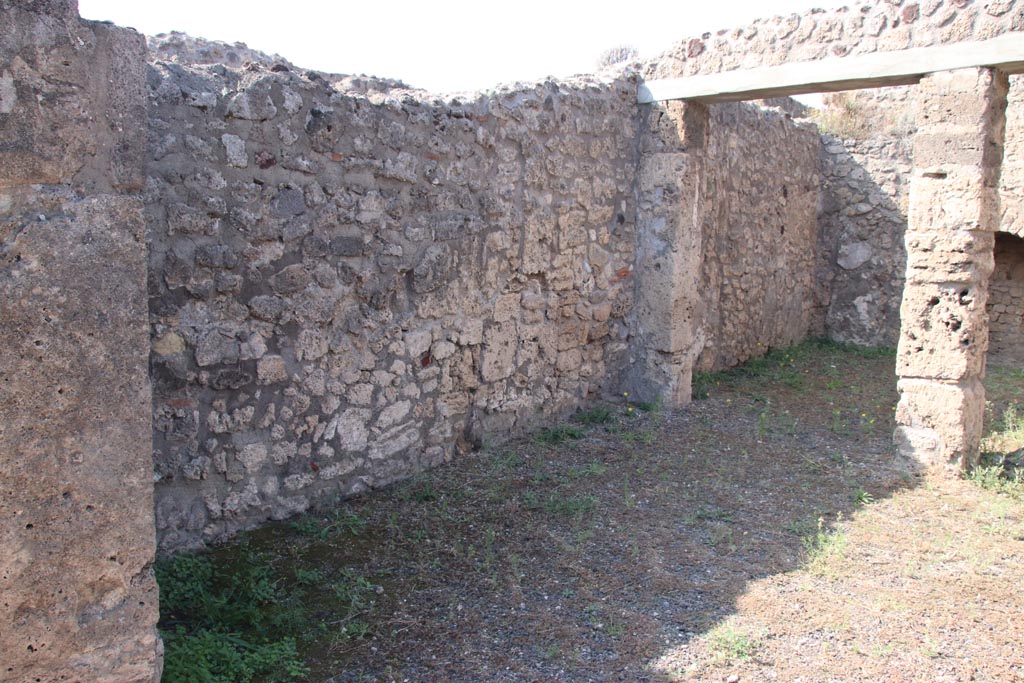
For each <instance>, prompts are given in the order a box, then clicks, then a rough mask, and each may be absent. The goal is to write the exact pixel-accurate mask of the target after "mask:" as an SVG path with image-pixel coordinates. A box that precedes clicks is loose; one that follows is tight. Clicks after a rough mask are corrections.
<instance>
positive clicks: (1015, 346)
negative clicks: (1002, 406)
mask: <svg viewBox="0 0 1024 683" xmlns="http://www.w3.org/2000/svg"><path fill="white" fill-rule="evenodd" d="M988 295H989V296H988V316H989V323H988V324H989V347H988V350H989V361H990V362H996V363H1021V362H1024V240H1022V239H1021V238H1019V237H1017V236H1016V235H1011V234H1008V233H1002V232H1000V233H997V234H996V244H995V269H994V270H993V272H992V279H991V280H990V281H989V291H988Z"/></svg>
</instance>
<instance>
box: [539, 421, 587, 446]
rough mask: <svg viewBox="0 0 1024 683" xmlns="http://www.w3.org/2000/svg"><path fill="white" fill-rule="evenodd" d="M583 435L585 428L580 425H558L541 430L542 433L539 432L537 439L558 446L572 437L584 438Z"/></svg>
mask: <svg viewBox="0 0 1024 683" xmlns="http://www.w3.org/2000/svg"><path fill="white" fill-rule="evenodd" d="M583 436H584V434H583V430H582V429H580V428H579V427H574V426H572V425H556V426H554V427H548V428H547V429H542V430H540V433H538V434H537V441H539V442H541V443H544V444H548V445H549V446H557V445H559V444H562V443H565V442H566V441H569V440H571V439H582V438H583Z"/></svg>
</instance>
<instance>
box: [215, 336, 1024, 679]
mask: <svg viewBox="0 0 1024 683" xmlns="http://www.w3.org/2000/svg"><path fill="white" fill-rule="evenodd" d="M893 365H894V360H893V356H892V355H891V354H882V353H877V354H870V353H856V352H851V351H842V350H839V349H836V348H834V347H828V346H818V345H806V346H803V347H800V348H798V349H795V350H792V351H789V352H785V353H775V354H773V355H772V356H771V359H770V360H769V361H766V362H762V363H759V364H755V366H754V367H751V368H749V369H748V370H746V371H741V372H734V373H730V374H726V375H718V376H713V377H704V378H699V380H700V381H699V382H698V387H699V390H700V393H701V394H705V395H706V397H705V398H703V399H701V400H697V401H695V402H694V403H693V404H692V405H691V406H689V407H687V408H685V409H681V410H675V411H668V410H660V409H658V407H657V406H641V405H636V404H632V403H630V402H629V400H628V397H624V398H623V400H622V401H621V402H618V403H615V404H605V405H603V406H597V407H595V409H594V410H591V411H588V412H586V413H582V414H580V415H578V416H577V417H576V418H574V419H573V420H570V421H567V422H566V423H565V424H564V425H559V426H557V427H555V428H552V429H550V430H547V431H544V432H540V433H538V434H537V435H535V437H534V438H533V439H529V440H522V441H517V442H513V443H509V444H506V445H504V446H502V447H499V448H493V449H489V450H486V451H484V452H481V453H477V454H475V455H473V456H470V457H466V458H464V459H462V460H460V461H458V462H456V463H453V464H452V465H449V466H446V467H442V468H439V469H437V470H435V471H432V472H430V473H427V474H425V475H422V476H420V477H417V478H415V479H414V480H411V481H408V482H406V483H404V484H401V485H398V486H395V487H392V488H390V489H388V490H384V491H378V492H374V493H371V494H368V495H365V496H362V497H359V498H357V499H353V500H350V501H347V502H346V503H345V504H344V505H343V508H342V509H343V510H344V514H345V515H356V516H357V517H358V518H360V519H362V520H363V521H365V526H363V527H362V528H360V529H359V530H358V533H350V532H338V533H330V534H320V535H312V536H310V535H309V534H306V535H303V534H298V533H296V532H295V529H296V528H299V527H301V524H296V523H294V522H293V523H291V524H290V525H289V524H284V525H277V526H272V527H269V528H267V529H266V530H263V531H261V532H256V533H254V534H252V535H250V536H249V537H248V538H247V539H246V542H247V543H249V544H250V545H255V546H258V547H260V548H261V549H263V550H264V551H270V552H273V554H274V557H275V559H274V560H273V561H274V562H275V563H277V564H278V565H280V567H282V568H283V571H285V573H286V574H287V573H291V572H294V571H295V567H299V566H301V567H303V568H304V569H305V570H311V569H315V570H317V571H318V572H320V573H322V574H323V575H325V576H327V575H331V573H332V572H334V573H335V574H336V573H337V572H339V571H343V572H345V573H346V575H347V576H354V575H358V576H361V577H363V578H364V579H365V580H366V581H368V582H370V583H371V584H373V585H374V586H376V592H375V593H374V599H373V600H372V602H368V603H367V604H366V606H365V609H362V610H361V611H359V613H358V614H356V615H353V616H350V617H348V618H347V619H346V625H349V624H348V622H349V621H350V620H352V619H358V623H359V628H358V629H351V628H350V629H348V634H347V635H339V634H338V632H333V633H330V634H328V635H327V636H322V635H321V636H318V637H317V639H315V640H313V641H312V642H309V641H307V643H306V647H305V651H306V653H307V657H308V661H309V664H310V666H311V668H312V673H311V674H310V675H309V677H308V680H309V681H315V682H316V683H328V682H330V683H356V682H362V681H381V682H385V681H410V682H416V683H427V682H434V681H436V682H441V681H444V682H465V683H469V682H471V681H472V682H476V681H495V682H499V681H508V682H512V681H517V682H518V681H566V682H583V681H652V682H653V681H659V682H663V681H793V682H796V681H808V682H811V681H814V682H824V681H1000V682H1006V681H1024V645H1022V643H1024V619H1022V618H1021V615H1022V614H1024V595H1022V591H1021V587H1022V586H1024V563H1022V562H1021V559H1022V557H1024V501H1022V498H1024V497H1021V496H1015V495H1013V493H1014V491H1010V492H1009V493H1007V492H1005V491H1004V492H1001V493H1000V492H998V491H993V490H986V489H984V488H982V487H980V486H978V485H977V484H976V483H975V482H972V481H967V480H948V479H946V480H943V479H920V478H916V477H913V476H911V475H909V474H907V473H906V472H904V471H903V470H902V469H901V468H900V467H899V466H898V463H897V462H896V460H895V457H894V453H893V450H892V447H891V440H890V435H891V433H892V428H893V422H892V415H893V410H894V405H895V400H896V394H895V389H894V387H895V380H894V374H893ZM990 380H991V382H990V383H991V384H992V385H993V386H992V387H990V395H991V396H992V397H993V411H992V412H993V420H992V424H993V426H999V422H998V419H997V418H998V416H1000V415H1002V414H1003V409H1004V408H1005V406H1006V405H1008V404H1011V403H1013V402H1015V401H1016V400H1017V398H1019V397H1020V396H1021V395H1022V388H1024V373H1021V372H1019V371H1017V370H1014V369H1012V368H1011V369H1005V370H1002V371H999V372H993V373H990ZM1003 446H1004V447H1005V449H1006V450H1007V451H1009V450H1010V449H1011V448H1012V447H1017V448H1019V447H1020V444H1017V445H1016V446H1013V445H1012V444H1009V443H1007V444H1003ZM332 515H333V516H332ZM337 515H338V512H337V511H333V512H329V511H324V512H323V513H322V515H321V516H320V517H319V518H318V517H316V516H312V517H311V519H313V520H314V521H316V520H319V521H318V522H316V523H318V524H319V525H320V526H319V527H317V528H322V529H329V528H331V527H330V524H331V522H330V520H331V519H337V518H338V517H337ZM307 528H308V524H307ZM225 552H230V550H229V549H221V550H220V551H218V553H225ZM334 623H335V624H337V623H338V622H334Z"/></svg>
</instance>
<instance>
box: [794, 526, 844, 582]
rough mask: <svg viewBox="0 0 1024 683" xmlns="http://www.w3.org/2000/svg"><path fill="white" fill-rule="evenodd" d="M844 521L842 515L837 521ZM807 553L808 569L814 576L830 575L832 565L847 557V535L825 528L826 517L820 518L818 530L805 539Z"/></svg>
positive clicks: (840, 530)
mask: <svg viewBox="0 0 1024 683" xmlns="http://www.w3.org/2000/svg"><path fill="white" fill-rule="evenodd" d="M841 520H842V515H840V516H839V519H838V520H837V521H841ZM803 544H804V550H805V551H806V552H807V568H808V570H809V571H810V572H811V573H812V574H818V575H825V574H828V573H829V571H830V568H831V565H832V564H833V563H834V562H836V561H838V560H841V559H842V558H843V557H845V555H846V534H845V533H844V532H843V530H842V529H840V528H836V529H828V528H826V527H825V519H824V517H818V525H817V530H816V531H815V532H814V533H813V534H810V535H807V536H804V538H803Z"/></svg>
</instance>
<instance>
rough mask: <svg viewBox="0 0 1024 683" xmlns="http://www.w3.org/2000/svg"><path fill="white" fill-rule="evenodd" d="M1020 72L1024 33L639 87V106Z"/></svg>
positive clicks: (903, 83) (850, 88)
mask: <svg viewBox="0 0 1024 683" xmlns="http://www.w3.org/2000/svg"><path fill="white" fill-rule="evenodd" d="M981 66H988V67H995V68H998V69H1000V70H1002V71H1005V72H1007V73H1024V32H1019V31H1018V32H1012V33H1004V34H1003V35H1001V36H997V37H996V38H990V39H988V40H980V41H972V42H965V43H954V44H952V45H937V46H934V47H916V48H909V49H906V50H897V51H893V52H875V53H872V54H867V55H857V56H854V57H830V58H828V59H821V60H816V61H812V62H793V63H790V64H780V65H779V66H768V67H761V68H757V69H743V70H736V71H724V72H722V73H717V74H705V75H700V76H690V77H688V78H670V79H662V80H653V81H647V82H646V83H641V84H640V87H639V89H638V91H637V102H639V103H640V104H649V103H651V102H661V101H664V100H696V101H698V102H735V101H738V100H752V99H761V98H766V97H781V96H785V95H803V94H806V93H816V92H837V91H840V90H855V89H859V88H876V87H879V86H883V85H910V84H913V83H917V82H918V81H920V80H921V78H922V77H923V76H924V75H925V74H929V73H935V72H936V71H951V70H954V69H967V68H972V67H981Z"/></svg>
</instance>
